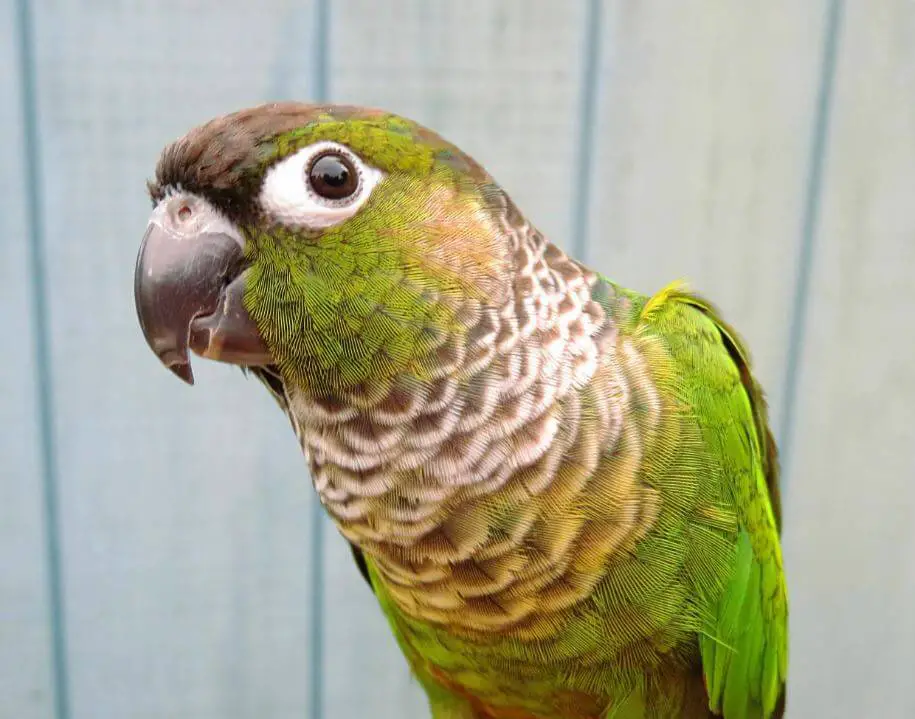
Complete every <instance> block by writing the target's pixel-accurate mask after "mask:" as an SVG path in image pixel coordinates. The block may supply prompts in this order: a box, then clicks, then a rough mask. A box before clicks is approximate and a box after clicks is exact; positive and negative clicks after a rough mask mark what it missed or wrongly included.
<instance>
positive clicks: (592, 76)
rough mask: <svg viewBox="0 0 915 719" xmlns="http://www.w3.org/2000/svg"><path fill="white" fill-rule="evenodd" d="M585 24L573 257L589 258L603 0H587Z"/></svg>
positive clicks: (575, 182) (573, 205) (586, 259)
mask: <svg viewBox="0 0 915 719" xmlns="http://www.w3.org/2000/svg"><path fill="white" fill-rule="evenodd" d="M584 1H585V3H586V7H585V27H584V28H583V30H584V32H583V34H584V38H585V43H584V50H583V56H582V76H581V95H580V100H579V107H578V112H579V117H578V120H579V125H578V152H577V164H576V167H577V170H578V171H577V173H576V176H575V180H574V185H573V186H574V188H575V191H574V195H573V198H572V237H571V250H572V256H573V257H574V258H575V259H576V260H579V261H581V262H587V261H588V254H589V253H588V245H589V239H590V237H589V225H590V216H591V194H592V185H593V176H594V161H593V158H594V154H595V149H596V148H595V133H596V126H597V106H598V96H599V89H600V57H601V40H602V38H603V32H601V29H602V23H601V15H602V13H601V2H602V0H584Z"/></svg>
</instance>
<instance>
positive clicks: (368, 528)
mask: <svg viewBox="0 0 915 719" xmlns="http://www.w3.org/2000/svg"><path fill="white" fill-rule="evenodd" d="M502 224H503V229H504V231H505V233H506V236H507V237H508V238H509V239H510V241H511V247H512V253H513V260H514V266H515V268H516V275H515V281H514V283H513V291H512V293H511V294H510V296H509V298H508V299H507V301H506V302H504V303H503V304H502V306H499V307H487V306H484V305H482V304H481V303H480V302H478V301H475V300H464V301H463V302H462V303H461V304H460V305H456V306H455V307H454V310H455V312H456V314H457V316H458V317H460V319H461V322H462V324H463V325H464V326H465V327H467V328H468V330H467V331H466V333H463V334H462V335H460V336H458V335H453V336H447V335H443V336H442V337H441V338H440V342H439V343H438V346H437V347H436V348H435V350H434V353H435V363H434V365H435V371H434V372H433V373H432V374H431V375H430V376H428V377H425V378H423V379H422V380H420V379H418V378H416V377H412V376H403V377H399V378H397V379H396V380H395V381H394V382H392V383H390V384H389V385H388V386H387V387H385V389H384V391H383V392H365V393H364V394H362V395H351V396H350V397H348V398H346V399H334V400H317V399H315V398H314V397H310V396H308V395H306V394H305V393H302V392H296V391H295V390H294V389H293V390H287V391H286V395H285V397H284V402H285V404H286V405H287V413H288V414H289V416H290V419H291V420H292V423H293V425H294V427H295V430H296V433H297V435H298V437H299V440H300V443H301V445H302V448H303V451H304V452H305V454H306V456H307V457H308V460H309V463H310V466H311V470H312V475H313V479H314V484H315V488H316V490H317V492H318V495H319V497H320V499H321V502H322V503H323V505H324V506H325V508H326V509H327V511H328V512H329V513H330V515H331V516H332V518H333V519H334V521H335V523H336V525H337V527H338V528H339V530H340V531H341V533H342V534H343V535H344V536H345V537H346V538H347V539H349V540H350V541H352V542H353V543H354V544H356V545H357V546H358V547H360V548H361V549H362V550H363V551H364V552H366V553H367V554H368V555H369V556H370V557H372V558H373V560H374V564H375V566H376V567H377V568H378V571H379V573H380V575H381V576H382V577H383V579H384V581H385V585H386V587H387V589H388V591H389V593H390V595H391V596H392V597H393V598H394V600H395V601H396V602H397V604H398V605H399V607H400V609H401V610H402V611H403V612H405V613H407V614H408V615H410V616H413V617H414V618H417V619H422V620H428V621H432V622H434V623H438V624H441V625H446V626H448V627H450V628H453V629H455V630H457V631H460V632H465V633H467V632H469V633H484V634H485V633H487V632H491V631H499V630H502V629H504V628H505V627H507V626H515V627H517V628H518V631H521V632H523V628H522V625H523V623H524V621H525V620H532V619H534V618H535V615H536V616H539V617H541V618H543V617H545V616H547V615H549V614H550V613H551V612H553V611H559V610H562V609H565V608H568V607H569V606H571V605H572V604H574V603H575V602H576V601H578V600H579V599H581V598H582V597H583V596H585V595H586V593H587V592H588V591H589V590H590V589H591V588H592V587H593V582H594V581H597V579H599V578H600V576H601V574H602V573H601V572H595V573H593V574H592V576H591V577H589V578H587V579H586V578H585V575H584V574H582V573H580V572H578V571H577V570H575V569H574V567H573V564H574V561H573V560H575V559H576V557H579V556H580V555H581V554H582V552H585V553H589V554H593V556H594V557H595V558H597V559H600V558H601V557H604V558H605V557H606V556H607V554H608V553H609V552H612V551H613V550H614V548H618V547H619V546H620V545H621V544H622V543H624V542H627V541H634V540H635V539H636V535H638V534H641V532H642V531H643V530H644V528H645V526H644V525H645V523H644V522H643V521H641V520H643V519H644V518H645V516H646V515H649V514H652V513H653V512H654V509H652V506H653V500H652V496H651V491H650V490H648V489H646V488H644V487H639V486H636V485H635V483H634V481H633V482H631V483H630V484H629V486H627V485H626V483H625V482H623V483H622V484H621V485H620V486H617V487H615V488H613V489H612V491H610V493H609V494H608V495H607V496H617V497H619V499H620V505H619V512H618V513H615V514H616V516H614V517H612V518H611V519H612V520H613V521H608V522H606V523H601V522H594V521H589V518H588V516H587V515H588V513H586V512H581V511H576V510H575V509H574V506H573V505H574V503H575V502H576V501H578V502H581V501H587V499H586V494H588V493H591V492H595V493H596V492H601V491H606V490H604V489H603V488H599V487H596V486H594V483H593V475H594V471H595V469H596V467H597V465H598V463H599V462H600V461H601V457H602V456H604V455H605V454H606V453H607V452H608V451H612V450H613V448H614V446H615V444H616V443H617V442H618V441H619V440H620V437H621V434H622V432H623V423H622V413H623V411H624V408H625V407H626V406H627V403H628V402H629V401H630V398H629V396H628V395H629V394H630V388H629V387H628V386H627V384H626V381H625V373H621V372H615V371H612V368H608V363H610V364H612V363H618V362H630V363H636V364H638V363H639V362H641V359H640V358H639V357H637V356H635V355H632V356H630V357H628V358H627V357H625V356H622V355H625V354H626V353H625V352H618V351H617V348H616V343H617V337H616V328H615V327H614V325H613V323H612V321H611V320H610V318H609V317H608V316H607V314H606V312H605V310H604V309H603V308H602V307H601V305H600V304H598V303H597V302H595V301H594V300H593V299H592V291H593V288H594V285H595V283H596V282H598V278H597V277H596V276H595V275H594V274H593V273H591V272H590V271H588V270H586V269H585V268H584V267H582V266H581V265H580V264H578V263H577V262H575V261H573V260H571V259H570V258H569V257H568V256H567V255H565V254H564V253H563V252H562V251H561V250H559V249H558V248H557V247H555V246H554V245H552V244H550V243H548V242H547V241H546V240H545V239H544V238H543V236H542V235H541V234H540V233H539V232H537V231H536V230H534V229H533V228H531V227H530V226H529V225H528V224H526V223H525V222H524V221H523V220H522V219H521V218H520V216H518V215H517V214H516V213H515V212H514V211H513V209H512V208H510V207H509V208H506V212H505V213H504V219H503V220H502ZM440 301H445V302H447V301H448V299H447V298H440ZM636 369H637V368H636ZM649 389H650V388H649ZM640 391H644V389H643V390H640ZM649 399H650V398H649ZM647 404H649V405H650V404H651V402H650V401H649V402H648V403H647ZM629 451H636V454H637V450H636V448H635V447H634V446H632V445H631V443H630V447H629ZM589 481H590V482H592V484H591V486H590V487H588V483H589ZM547 509H549V510H550V511H549V516H547V511H546V510H547ZM530 630H531V631H532V632H535V633H536V632H538V631H541V630H542V628H541V630H538V629H537V628H536V627H535V626H534V625H531V627H530Z"/></svg>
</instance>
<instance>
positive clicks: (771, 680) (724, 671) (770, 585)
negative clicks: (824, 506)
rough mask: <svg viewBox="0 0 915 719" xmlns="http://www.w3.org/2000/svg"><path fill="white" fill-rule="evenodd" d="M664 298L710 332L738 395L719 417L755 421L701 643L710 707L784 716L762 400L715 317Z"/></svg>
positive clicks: (755, 717)
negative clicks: (731, 537)
mask: <svg viewBox="0 0 915 719" xmlns="http://www.w3.org/2000/svg"><path fill="white" fill-rule="evenodd" d="M668 299H669V300H674V301H679V302H683V303H685V304H687V305H690V306H691V307H693V308H695V309H696V310H697V311H698V312H701V313H702V314H703V315H704V321H706V322H710V323H712V324H713V325H714V328H715V329H716V330H717V332H718V334H719V335H720V337H721V343H722V347H723V349H725V350H726V351H727V352H728V354H729V355H730V358H731V360H732V361H733V362H734V364H735V365H736V366H737V369H738V371H739V374H740V379H741V385H742V388H743V391H742V392H740V393H738V396H736V397H735V398H733V399H732V401H731V402H729V403H728V405H727V406H726V407H725V408H724V411H728V412H730V413H731V416H732V417H733V421H736V422H741V421H742V419H741V417H744V418H746V419H747V420H749V419H751V418H752V422H747V423H746V424H747V427H746V429H745V435H744V436H745V438H746V441H747V444H748V445H749V448H750V454H751V456H752V459H753V461H752V471H751V474H750V476H748V477H743V476H742V475H741V476H740V481H738V482H737V483H736V484H737V485H738V486H735V487H733V488H731V491H732V492H733V495H734V501H735V505H736V509H737V515H738V522H739V527H740V530H739V534H738V542H737V552H736V557H735V561H734V568H733V572H732V574H731V576H730V578H729V580H728V581H726V582H725V588H724V592H723V594H722V595H721V597H720V599H719V600H718V602H717V604H716V605H715V606H714V607H713V612H712V614H713V616H712V617H710V619H709V621H708V625H707V628H706V633H705V634H703V635H702V636H701V638H700V651H701V655H702V664H703V670H704V674H705V681H706V688H707V690H708V694H709V705H710V708H711V709H712V711H713V712H715V713H717V714H720V715H722V716H724V718H725V719H771V718H773V717H781V716H782V714H783V712H784V695H785V679H786V675H787V669H788V666H787V665H788V616H787V594H786V588H785V579H784V573H783V570H782V558H781V549H780V546H779V536H778V535H779V530H780V523H781V522H780V519H781V518H780V514H781V507H780V498H779V492H778V459H777V455H776V450H775V443H774V441H773V440H772V435H771V432H770V431H769V427H768V421H767V417H766V403H765V399H764V398H763V396H762V391H761V390H760V388H759V385H757V383H756V381H755V380H754V379H753V376H752V375H751V373H750V364H749V356H748V353H747V351H746V349H745V348H744V346H743V344H742V342H741V341H740V339H739V337H738V336H737V334H736V333H735V332H734V331H733V330H732V329H731V328H730V327H729V326H728V325H727V324H725V323H724V322H723V321H722V320H721V318H720V317H719V315H718V313H717V312H716V310H715V309H714V308H713V307H712V306H711V305H709V304H708V303H706V302H705V301H704V300H702V299H700V298H698V297H696V296H694V295H690V294H687V293H685V292H682V291H676V290H675V291H673V292H672V293H671V294H670V295H668ZM744 421H745V420H744Z"/></svg>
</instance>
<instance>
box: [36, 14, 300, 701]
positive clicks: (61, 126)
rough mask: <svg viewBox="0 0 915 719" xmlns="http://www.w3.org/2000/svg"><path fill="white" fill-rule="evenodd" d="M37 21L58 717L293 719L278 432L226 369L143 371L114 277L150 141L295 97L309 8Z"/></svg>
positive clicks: (296, 623)
mask: <svg viewBox="0 0 915 719" xmlns="http://www.w3.org/2000/svg"><path fill="white" fill-rule="evenodd" d="M35 10H36V15H37V17H36V21H37V36H38V37H37V53H38V79H39V88H38V89H39V101H40V106H41V127H40V130H41V137H42V140H43V157H44V168H43V174H44V177H45V185H44V188H43V190H44V194H45V202H46V216H47V217H46V219H47V244H48V247H49V267H48V271H49V287H50V288H51V290H50V292H51V295H50V315H51V329H52V334H53V341H52V351H53V362H54V371H53V379H54V387H55V393H56V402H57V416H56V422H55V427H56V431H57V436H58V447H57V451H58V463H59V466H60V474H61V476H60V485H61V486H60V490H61V507H62V532H63V543H64V550H65V551H64V562H65V566H64V569H65V572H64V581H65V588H66V601H67V619H68V626H69V637H68V639H69V649H70V655H69V667H70V680H71V688H72V702H71V703H72V713H73V717H75V718H77V719H114V718H118V719H120V717H132V718H135V719H144V718H150V719H152V718H155V719H159V718H160V717H195V718H198V719H207V718H212V719H217V718H218V719H225V718H231V717H237V718H239V719H241V718H243V717H245V718H246V717H254V716H270V717H295V716H302V715H303V707H304V706H306V705H307V701H308V696H309V687H308V677H309V626H310V624H309V606H310V601H311V600H310V596H311V591H312V587H310V586H309V582H308V578H309V566H308V561H309V545H308V538H309V531H310V527H309V519H308V518H309V516H310V512H309V503H310V502H311V501H312V491H311V487H310V482H309V480H308V476H307V473H306V471H305V468H304V462H303V460H302V458H301V456H300V453H299V451H298V447H297V444H296V442H295V439H294V435H293V433H292V431H291V430H290V428H289V427H288V424H287V422H286V420H285V418H284V417H283V416H282V414H281V413H280V412H279V411H278V410H277V409H276V407H275V406H274V404H273V402H272V400H271V399H270V398H269V396H268V394H267V393H266V391H265V390H263V389H262V388H260V387H259V386H258V385H257V384H256V383H254V382H253V381H251V380H245V379H244V378H243V377H242V376H241V374H240V373H239V372H238V370H235V369H232V368H228V367H220V366H215V365H213V364H212V363H205V362H200V363H198V364H197V366H196V367H195V370H196V374H197V386H196V387H195V388H193V389H191V388H189V387H186V386H183V385H182V384H181V383H180V382H178V381H176V380H175V378H174V377H172V376H171V375H170V374H169V373H168V372H167V371H166V370H164V369H163V368H162V367H160V366H158V365H157V362H156V361H155V358H154V357H153V356H152V354H151V353H150V352H149V350H148V349H147V348H146V346H145V343H144V341H143V338H142V336H141V334H140V332H139V329H138V325H137V320H136V317H135V313H134V309H133V294H132V293H133V288H132V282H133V281H132V271H133V270H132V268H133V264H134V260H135V256H136V251H137V247H138V242H139V240H140V238H141V237H142V233H143V230H144V226H145V223H146V217H147V215H148V212H149V209H150V206H149V202H148V199H147V198H146V197H145V196H144V195H145V187H144V180H145V178H147V177H148V176H149V175H150V174H151V172H152V171H153V168H154V164H155V161H156V159H157V155H158V152H159V150H160V149H161V148H162V147H163V146H164V144H165V143H166V142H167V141H169V140H171V139H173V138H174V137H176V136H177V135H179V134H182V133H183V132H185V131H186V130H187V129H188V128H189V127H190V126H192V125H194V124H196V123H198V122H200V121H203V120H205V119H208V118H209V117H211V116H214V115H216V114H219V113H222V112H226V111H229V110H233V109H237V108H240V107H243V106H246V105H250V104H254V103H256V102H260V101H263V100H265V99H267V98H268V97H275V96H277V95H283V94H287V95H290V96H292V95H297V96H300V97H301V96H305V95H306V94H307V92H308V86H307V82H306V80H307V75H305V74H303V73H307V72H308V70H309V64H308V57H309V56H308V54H307V53H306V52H303V50H302V48H306V47H307V46H308V43H309V42H310V36H309V30H310V21H311V9H310V7H309V6H308V4H303V3H300V2H289V3H285V4H279V3H276V4H274V6H273V8H272V10H271V12H269V13H265V12H263V11H262V10H261V9H259V8H257V7H255V5H253V4H251V3H246V2H241V1H238V2H232V3H210V4H207V3H202V4H197V5H196V6H190V5H188V4H186V3H184V2H178V1H177V0H174V1H173V2H166V3H154V4H149V3H96V4H91V5H86V4H77V3H54V4H50V3H42V4H37V5H36V6H35ZM203 13H205V19H204V15H203ZM74 28H79V31H78V32H76V31H74Z"/></svg>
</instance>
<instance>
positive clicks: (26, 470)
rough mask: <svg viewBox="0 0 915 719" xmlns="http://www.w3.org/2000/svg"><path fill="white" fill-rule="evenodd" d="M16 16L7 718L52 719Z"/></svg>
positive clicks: (0, 250) (1, 558)
mask: <svg viewBox="0 0 915 719" xmlns="http://www.w3.org/2000/svg"><path fill="white" fill-rule="evenodd" d="M13 16H14V6H13V4H12V3H7V4H4V5H3V8H2V10H0V97H2V98H3V102H2V103H0V136H2V137H3V138H5V139H4V145H5V146H6V149H5V151H4V153H3V161H2V162H0V198H2V199H0V307H2V308H3V309H2V310H0V316H2V318H3V320H2V324H3V330H2V337H3V339H2V341H0V347H2V350H3V363H4V368H3V371H2V372H0V497H2V499H0V714H4V715H9V716H15V717H22V719H50V717H51V716H52V715H53V707H54V697H53V677H52V670H51V666H52V665H51V654H50V648H51V636H50V629H49V622H48V616H49V610H48V593H47V586H48V583H47V574H46V572H47V567H46V564H45V533H44V528H45V527H44V512H43V506H44V505H43V493H42V477H41V466H40V456H39V452H40V449H39V442H38V416H37V413H36V411H35V396H36V376H35V356H34V338H33V335H32V331H33V328H32V309H33V308H32V287H31V282H32V277H31V276H30V274H29V261H28V253H29V241H30V237H29V227H28V219H27V213H26V204H25V199H26V189H25V184H24V183H25V180H24V174H25V173H24V161H25V157H24V156H23V152H22V138H23V127H22V105H21V102H20V101H21V96H22V93H21V74H20V67H19V62H18V57H17V44H18V40H17V38H16V35H15V30H16V28H15V24H14V19H13Z"/></svg>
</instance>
